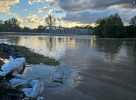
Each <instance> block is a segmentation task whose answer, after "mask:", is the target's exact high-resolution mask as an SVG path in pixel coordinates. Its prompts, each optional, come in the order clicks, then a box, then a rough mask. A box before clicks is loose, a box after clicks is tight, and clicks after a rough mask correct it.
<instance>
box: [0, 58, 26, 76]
mask: <svg viewBox="0 0 136 100" xmlns="http://www.w3.org/2000/svg"><path fill="white" fill-rule="evenodd" d="M25 63H26V60H25V58H24V57H23V58H16V59H14V58H12V56H10V59H9V63H7V64H4V65H3V66H2V67H1V70H2V71H0V76H6V75H7V74H9V73H10V74H11V73H19V72H21V71H22V69H23V66H24V65H25Z"/></svg>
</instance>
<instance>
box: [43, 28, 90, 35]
mask: <svg viewBox="0 0 136 100" xmlns="http://www.w3.org/2000/svg"><path fill="white" fill-rule="evenodd" d="M45 32H46V33H54V34H59V33H60V34H91V33H92V29H82V28H66V27H56V26H46V27H45Z"/></svg>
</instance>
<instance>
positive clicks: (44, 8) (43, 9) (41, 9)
mask: <svg viewBox="0 0 136 100" xmlns="http://www.w3.org/2000/svg"><path fill="white" fill-rule="evenodd" d="M45 10H48V7H43V8H39V9H38V12H40V13H41V12H44V11H45Z"/></svg>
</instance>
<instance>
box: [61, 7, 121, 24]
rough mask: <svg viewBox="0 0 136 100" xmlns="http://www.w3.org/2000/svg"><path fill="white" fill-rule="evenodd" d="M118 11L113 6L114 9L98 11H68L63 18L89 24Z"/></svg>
mask: <svg viewBox="0 0 136 100" xmlns="http://www.w3.org/2000/svg"><path fill="white" fill-rule="evenodd" d="M118 12H119V11H118V10H117V9H116V8H113V9H108V10H103V11H97V12H96V11H95V12H90V11H85V12H80V13H79V12H77V13H67V14H66V17H65V18H63V20H65V21H70V22H80V23H83V24H88V23H94V22H95V21H96V20H97V19H99V18H103V17H108V16H110V15H112V14H115V13H118Z"/></svg>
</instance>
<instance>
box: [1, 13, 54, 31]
mask: <svg viewBox="0 0 136 100" xmlns="http://www.w3.org/2000/svg"><path fill="white" fill-rule="evenodd" d="M51 18H52V17H50V16H48V18H46V20H45V21H46V22H48V23H47V24H49V25H50V24H52V20H53V18H52V19H51ZM44 31H45V26H43V25H39V26H38V27H37V28H34V29H31V28H29V27H26V26H25V27H21V26H20V23H19V21H18V20H17V19H16V18H11V19H9V20H6V21H2V20H0V32H44Z"/></svg>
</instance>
